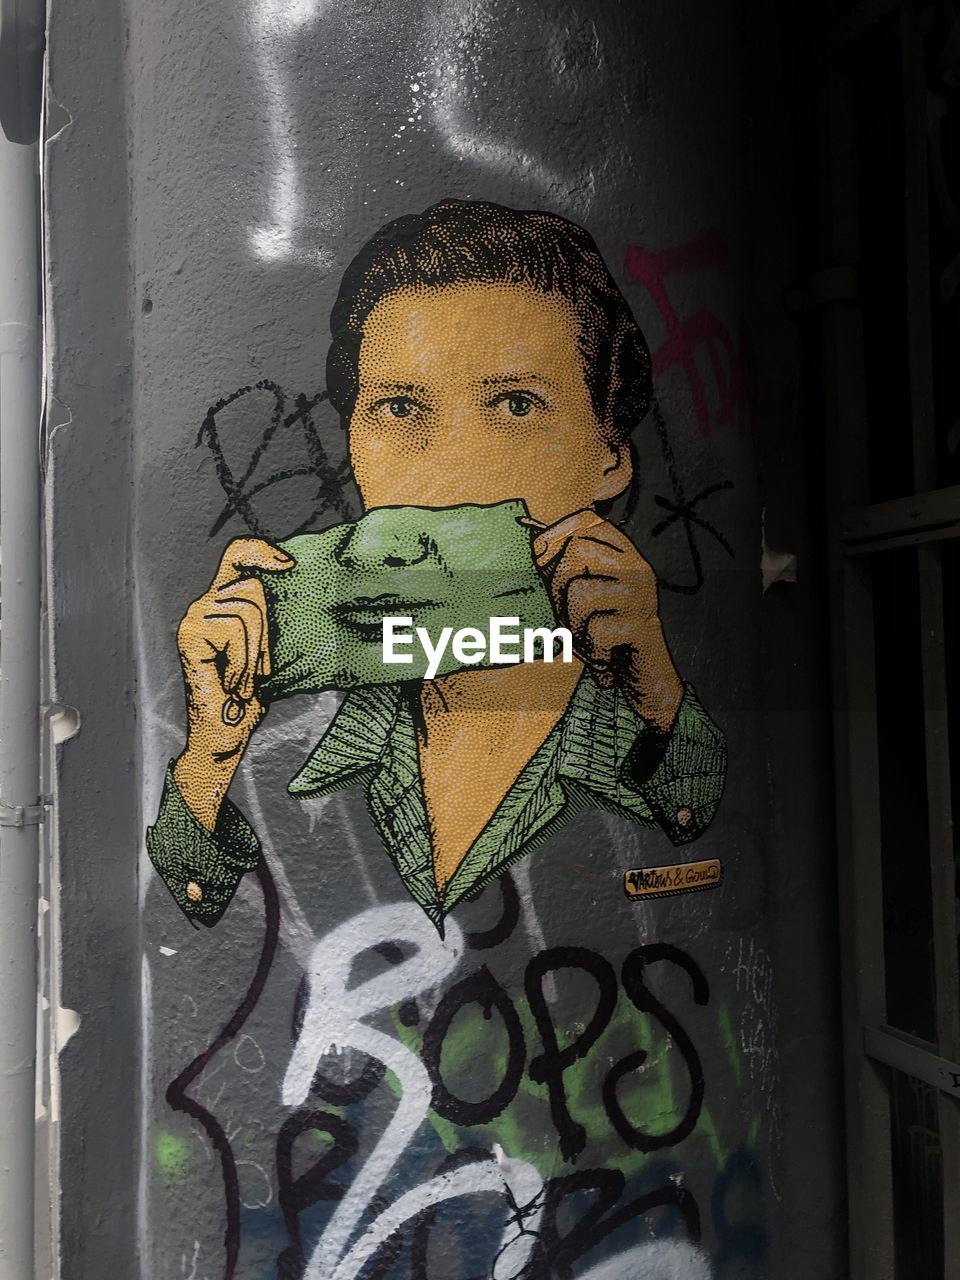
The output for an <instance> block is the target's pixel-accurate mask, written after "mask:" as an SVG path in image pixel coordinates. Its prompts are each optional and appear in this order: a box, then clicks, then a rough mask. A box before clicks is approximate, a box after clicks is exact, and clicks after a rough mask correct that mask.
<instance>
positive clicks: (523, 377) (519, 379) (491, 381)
mask: <svg viewBox="0 0 960 1280" xmlns="http://www.w3.org/2000/svg"><path fill="white" fill-rule="evenodd" d="M525 382H539V383H541V384H542V385H543V386H545V387H555V386H556V385H557V384H556V383H555V382H554V380H553V379H552V378H545V377H544V376H543V374H542V373H496V374H491V375H490V376H489V377H487V378H481V379H480V386H481V387H504V386H517V385H519V384H522V383H525Z"/></svg>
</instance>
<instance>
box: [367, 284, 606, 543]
mask: <svg viewBox="0 0 960 1280" xmlns="http://www.w3.org/2000/svg"><path fill="white" fill-rule="evenodd" d="M578 336H579V322H578V320H577V317H576V315H575V314H574V312H573V310H572V308H571V307H570V306H569V305H568V304H567V303H566V301H565V300H564V299H562V298H560V297H558V296H557V295H554V294H542V293H538V292H536V291H535V290H533V289H529V288H526V287H524V286H515V285H466V286H455V287H454V286H451V287H445V288H433V289H425V290H422V291H419V292H415V291H412V290H409V291H408V290H404V291H400V292H397V293H393V294H390V295H388V296H387V297H386V298H384V299H383V300H382V301H381V302H379V303H378V304H377V306H376V307H375V308H374V309H373V311H372V312H371V313H370V315H369V317H368V318H367V321H366V324H365V325H364V330H363V342H362V344H361V347H360V361H359V392H358V395H357V403H356V407H355V409H354V412H353V417H352V418H351V421H350V454H351V459H352V461H353V469H354V473H355V475H356V479H357V484H358V486H359V489H360V496H361V497H362V499H363V503H364V506H365V507H367V508H368V509H370V508H373V507H382V506H398V505H415V506H429V507H452V506H457V505H459V504H461V503H468V502H469V503H495V502H503V501H506V500H508V499H511V498H522V499H523V500H524V501H525V502H526V504H527V508H528V509H529V511H530V513H531V515H533V516H534V517H535V518H536V519H538V520H542V521H543V522H544V523H546V524H552V523H553V522H554V521H555V520H559V519H560V518H561V517H562V516H565V515H567V514H568V513H569V512H571V511H577V510H580V509H582V508H584V507H589V506H591V505H593V504H594V503H595V502H597V501H600V500H603V499H607V498H612V497H615V496H616V495H617V494H619V493H621V492H623V490H624V489H625V488H626V486H627V484H628V483H629V481H630V475H631V471H630V462H629V457H628V454H627V451H626V450H625V449H623V448H618V447H616V446H613V445H611V444H610V443H608V441H607V440H606V439H605V437H604V433H603V430H602V427H601V424H600V423H599V422H598V420H597V416H596V413H595V411H594V408H593V404H592V402H591V400H590V394H589V391H588V389H587V385H586V382H585V380H584V370H583V360H582V356H581V354H580V350H579V347H578Z"/></svg>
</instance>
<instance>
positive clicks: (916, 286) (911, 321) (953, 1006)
mask: <svg viewBox="0 0 960 1280" xmlns="http://www.w3.org/2000/svg"><path fill="white" fill-rule="evenodd" d="M920 23H921V16H920V14H919V13H918V11H917V10H916V9H915V8H914V6H913V5H910V4H905V5H904V6H903V7H902V8H901V11H900V39H901V51H902V58H903V92H904V120H905V122H906V129H907V134H906V157H905V162H906V172H905V195H906V237H907V243H906V255H907V312H908V328H909V342H910V351H909V360H910V386H911V415H912V420H913V421H912V425H913V451H914V487H915V489H917V490H920V491H922V490H928V489H933V488H934V487H935V485H936V483H937V475H936V470H937V448H936V423H935V412H934V403H933V357H932V335H931V312H930V221H929V208H928V190H929V188H928V173H927V104H926V76H925V69H924V52H923V35H922V30H921V26H920ZM917 556H918V570H919V580H920V627H921V662H922V673H923V701H924V729H925V745H926V771H927V802H928V809H929V833H930V885H931V892H932V903H931V908H932V913H933V948H934V956H933V961H934V981H935V987H936V1011H937V1038H938V1048H939V1052H940V1054H941V1056H942V1057H944V1058H947V1059H950V1060H951V1061H954V1062H956V1061H958V1060H960V968H958V963H957V911H956V880H955V869H954V857H953V804H952V794H951V780H950V742H949V725H948V714H947V681H946V657H945V645H944V624H943V575H942V571H941V548H940V546H939V545H937V544H936V543H927V544H925V545H923V546H921V547H918V549H917ZM937 1098H938V1102H937V1113H938V1121H939V1129H940V1147H941V1153H942V1163H943V1227H944V1259H943V1267H944V1270H943V1274H944V1275H945V1276H960V1214H957V1212H956V1206H957V1204H958V1203H960V1103H958V1101H957V1100H956V1099H955V1098H952V1097H950V1096H948V1095H947V1094H946V1093H944V1092H939V1093H938V1094H937Z"/></svg>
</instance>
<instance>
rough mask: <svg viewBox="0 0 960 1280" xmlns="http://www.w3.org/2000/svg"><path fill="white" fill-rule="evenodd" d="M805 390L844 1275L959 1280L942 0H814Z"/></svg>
mask: <svg viewBox="0 0 960 1280" xmlns="http://www.w3.org/2000/svg"><path fill="white" fill-rule="evenodd" d="M829 43H830V51H829V56H828V58H827V60H826V64H825V67H824V75H823V77H822V99H821V102H820V120H821V122H822V123H821V125H820V127H819V129H818V132H819V134H820V137H821V139H822V143H823V147H822V152H821V154H822V155H823V156H824V157H825V158H826V159H827V163H828V165H829V175H828V181H827V182H826V183H824V184H822V185H823V191H824V193H825V195H826V197H827V199H826V201H825V202H824V206H825V207H824V208H823V212H822V216H821V226H820V228H819V231H820V244H821V250H822V252H824V256H825V258H826V260H827V262H828V263H829V268H828V269H827V270H825V271H824V272H821V273H820V276H821V286H822V287H821V292H820V300H821V302H822V303H823V305H822V306H821V307H820V324H819V328H818V333H819V342H818V350H817V357H816V358H817V359H818V360H819V362H820V376H821V382H822V386H823V388H824V392H825V394H824V410H825V431H826V450H827V456H826V459H825V461H826V469H827V477H828V478H827V489H828V505H829V515H830V529H831V536H830V569H831V582H832V596H833V598H832V619H833V621H832V633H833V653H834V672H835V684H834V703H835V729H836V735H835V736H836V744H837V746H836V767H837V777H838V832H839V840H838V854H839V867H838V872H839V883H840V911H841V937H842V945H843V972H842V974H841V981H842V984H843V1008H844V1040H845V1044H844V1050H845V1061H846V1087H847V1097H846V1114H847V1131H848V1168H849V1214H850V1234H851V1271H850V1274H851V1280H957V1278H958V1277H960V965H958V945H957V943H958V940H957V919H958V912H957V879H958V870H957V866H958V864H957V849H956V844H955V836H954V811H955V809H956V808H957V806H958V805H960V6H958V5H956V3H955V0H939V2H938V3H935V4H926V5H923V4H916V3H899V4H898V3H895V2H894V3H891V2H890V0H870V2H869V3H861V4H853V5H851V4H849V3H848V4H840V3H836V2H835V3H834V4H833V10H832V24H831V40H830V42H829Z"/></svg>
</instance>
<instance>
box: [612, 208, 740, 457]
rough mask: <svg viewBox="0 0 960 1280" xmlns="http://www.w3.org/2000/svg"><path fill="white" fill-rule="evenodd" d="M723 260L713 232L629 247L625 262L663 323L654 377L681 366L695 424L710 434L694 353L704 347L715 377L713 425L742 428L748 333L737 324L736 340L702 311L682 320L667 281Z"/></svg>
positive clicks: (704, 391) (720, 244)
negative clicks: (659, 245) (655, 246)
mask: <svg viewBox="0 0 960 1280" xmlns="http://www.w3.org/2000/svg"><path fill="white" fill-rule="evenodd" d="M726 263H727V253H726V248H725V246H724V244H723V241H722V240H721V238H720V236H719V235H718V233H717V232H716V231H710V232H708V233H707V234H706V235H704V236H701V237H700V239H698V240H691V241H689V242H688V243H687V244H682V245H675V246H674V247H673V248H669V249H661V250H660V251H659V252H656V253H653V252H651V251H650V250H648V249H645V248H644V247H643V246H642V245H639V244H634V245H630V246H629V247H628V249H627V253H626V261H625V267H626V271H627V274H628V276H629V277H630V279H631V280H633V281H634V282H635V283H636V284H641V285H643V287H644V288H645V289H646V290H647V292H648V293H649V294H650V296H651V298H652V299H653V301H654V302H655V303H656V306H657V310H658V311H659V312H660V315H661V318H662V319H663V322H664V325H665V326H666V330H667V336H666V338H665V339H664V341H663V342H662V343H661V345H660V346H659V347H658V348H657V349H656V351H654V352H653V353H652V354H653V373H654V376H655V377H656V376H657V375H658V374H663V373H666V372H667V370H669V369H675V368H680V369H682V370H683V372H684V375H685V377H686V380H687V385H688V386H689V388H690V394H691V395H692V397H693V403H694V406H695V408H696V413H697V425H698V426H699V428H700V432H701V434H702V435H705V436H706V435H709V434H710V428H711V421H710V408H709V403H708V395H707V386H706V383H705V381H704V377H703V375H702V374H701V371H700V368H699V366H698V364H697V354H698V352H699V351H700V350H705V351H706V354H707V358H708V360H709V362H710V367H711V369H712V371H713V376H714V379H715V381H716V387H717V392H718V403H717V411H716V417H715V424H716V425H717V426H725V425H726V424H727V423H729V422H733V421H735V422H736V424H737V427H738V429H739V430H740V431H741V432H743V431H745V430H747V429H748V427H749V420H750V399H751V397H750V388H749V379H748V376H747V350H746V345H747V344H746V335H745V333H744V329H743V324H742V322H741V326H740V335H739V339H738V340H734V338H733V336H732V335H731V333H730V331H729V329H728V328H727V327H726V326H725V325H724V324H723V323H722V321H721V320H720V319H719V317H718V316H716V315H714V313H713V312H712V311H708V310H706V309H701V310H699V311H696V312H694V314H693V315H692V316H690V317H689V318H687V319H681V317H680V316H679V315H678V314H677V311H676V308H675V307H674V305H673V302H672V301H671V299H670V294H669V292H668V289H667V281H668V280H669V279H670V278H671V277H672V276H677V275H688V274H690V273H693V272H697V271H707V270H710V269H715V268H718V267H724V266H726Z"/></svg>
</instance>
